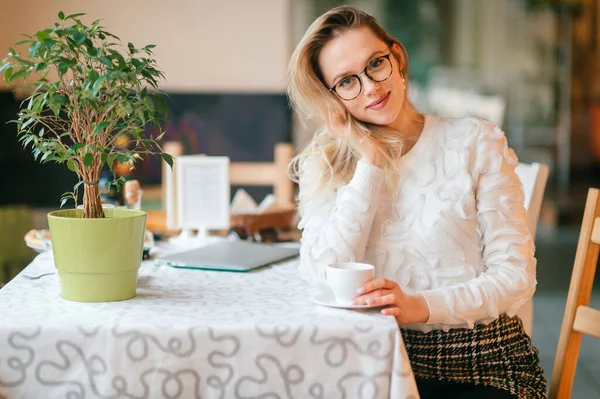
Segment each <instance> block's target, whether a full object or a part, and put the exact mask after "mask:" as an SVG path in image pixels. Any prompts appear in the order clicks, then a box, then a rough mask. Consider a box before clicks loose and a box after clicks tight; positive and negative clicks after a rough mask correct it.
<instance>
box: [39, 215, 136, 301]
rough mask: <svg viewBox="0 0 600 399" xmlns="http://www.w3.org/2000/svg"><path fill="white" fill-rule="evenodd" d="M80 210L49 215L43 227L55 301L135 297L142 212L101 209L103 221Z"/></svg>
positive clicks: (117, 299)
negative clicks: (57, 294) (55, 277)
mask: <svg viewBox="0 0 600 399" xmlns="http://www.w3.org/2000/svg"><path fill="white" fill-rule="evenodd" d="M81 212H82V211H81V210H75V209H68V210H59V211H54V212H50V213H49V214H48V224H49V227H50V238H51V240H52V252H53V254H54V264H55V265H56V269H57V270H58V274H59V276H60V290H61V296H62V297H63V298H65V299H67V300H70V301H77V302H110V301H122V300H125V299H130V298H133V297H134V296H135V287H136V283H137V276H138V269H139V268H140V264H141V261H142V251H143V247H144V232H145V230H146V218H147V214H146V212H142V211H137V210H130V209H104V214H105V216H106V217H105V218H104V219H82V218H80V217H76V216H77V214H78V213H79V214H80V213H81Z"/></svg>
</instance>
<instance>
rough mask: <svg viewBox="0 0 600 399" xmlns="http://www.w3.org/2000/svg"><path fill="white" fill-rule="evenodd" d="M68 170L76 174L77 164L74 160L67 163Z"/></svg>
mask: <svg viewBox="0 0 600 399" xmlns="http://www.w3.org/2000/svg"><path fill="white" fill-rule="evenodd" d="M67 168H68V169H69V170H70V171H71V172H75V171H76V170H75V163H73V161H72V160H70V159H69V160H68V161H67Z"/></svg>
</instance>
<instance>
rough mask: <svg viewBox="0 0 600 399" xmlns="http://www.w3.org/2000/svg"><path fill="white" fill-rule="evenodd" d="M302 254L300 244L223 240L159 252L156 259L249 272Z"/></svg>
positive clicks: (163, 262)
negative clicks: (165, 253) (175, 251)
mask: <svg viewBox="0 0 600 399" xmlns="http://www.w3.org/2000/svg"><path fill="white" fill-rule="evenodd" d="M298 254H299V250H298V248H297V247H286V246H278V245H273V244H261V243H254V242H246V241H221V242H218V243H216V244H210V245H207V246H205V247H200V248H195V249H192V250H188V251H184V252H177V253H172V254H169V255H164V256H159V257H158V258H156V260H155V261H156V263H157V264H160V265H167V266H172V267H178V268H184V269H204V270H220V271H234V272H248V271H250V270H253V269H256V268H259V267H263V266H267V265H270V264H271V263H275V262H279V261H282V260H285V259H288V258H292V257H294V256H298Z"/></svg>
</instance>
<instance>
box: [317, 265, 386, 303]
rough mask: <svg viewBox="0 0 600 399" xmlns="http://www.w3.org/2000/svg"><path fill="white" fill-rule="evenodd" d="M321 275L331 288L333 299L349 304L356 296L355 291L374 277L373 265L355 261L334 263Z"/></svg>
mask: <svg viewBox="0 0 600 399" xmlns="http://www.w3.org/2000/svg"><path fill="white" fill-rule="evenodd" d="M321 276H322V277H323V279H324V280H325V282H327V285H328V286H329V288H331V291H332V292H333V296H334V297H335V301H336V302H337V303H338V304H341V305H350V304H351V303H352V300H353V299H354V298H356V291H358V289H359V288H360V287H361V286H362V285H363V284H365V283H366V282H369V281H371V280H373V278H374V277H375V267H374V266H373V265H369V264H366V263H356V262H346V263H334V264H331V265H329V266H327V267H326V268H325V269H324V270H323V271H322V273H321Z"/></svg>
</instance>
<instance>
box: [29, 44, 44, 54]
mask: <svg viewBox="0 0 600 399" xmlns="http://www.w3.org/2000/svg"><path fill="white" fill-rule="evenodd" d="M40 47H42V43H41V42H34V43H33V44H32V45H31V46H29V55H30V56H31V57H35V54H36V53H37V52H38V50H39V49H40Z"/></svg>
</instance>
